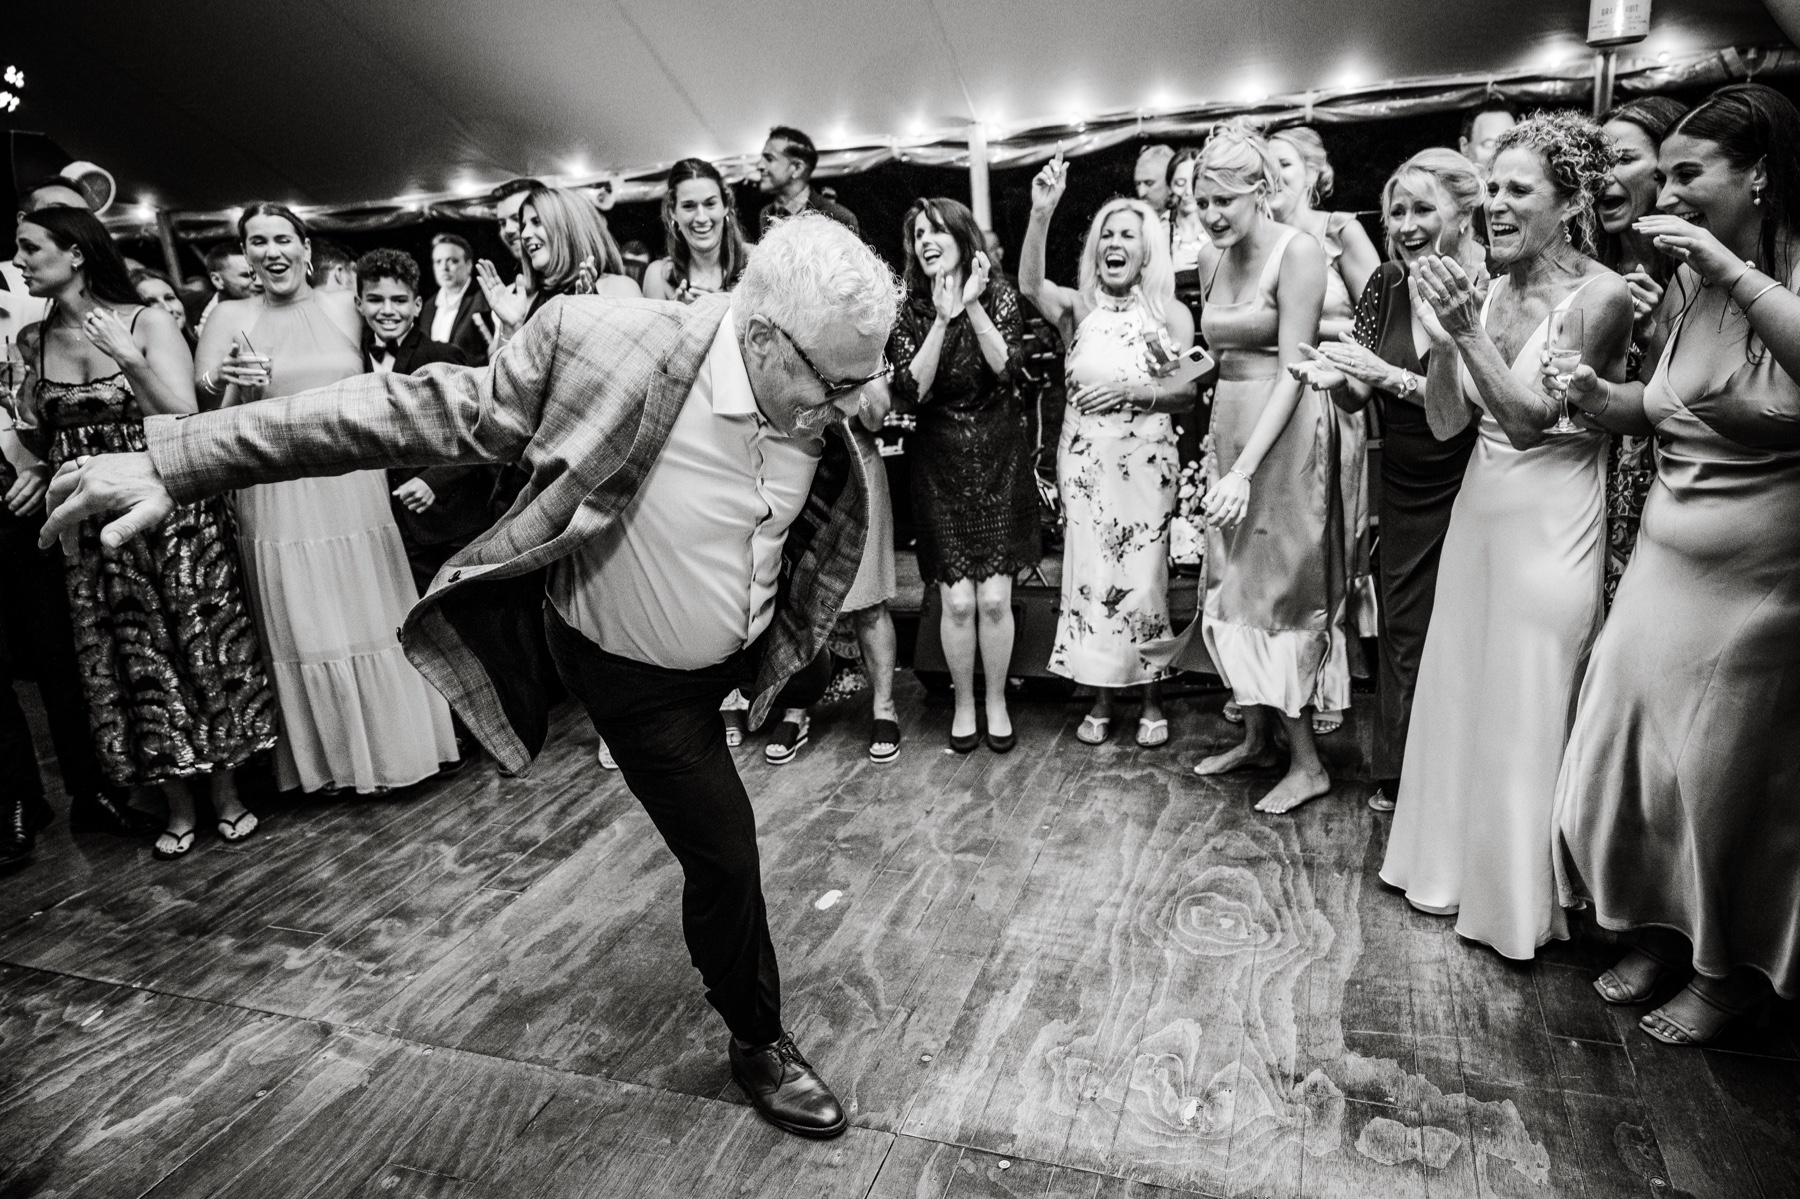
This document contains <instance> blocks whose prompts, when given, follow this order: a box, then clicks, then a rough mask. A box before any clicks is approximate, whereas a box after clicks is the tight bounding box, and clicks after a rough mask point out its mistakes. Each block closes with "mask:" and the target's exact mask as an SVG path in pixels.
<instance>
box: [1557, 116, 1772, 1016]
mask: <svg viewBox="0 0 1800 1199" xmlns="http://www.w3.org/2000/svg"><path fill="white" fill-rule="evenodd" d="M1658 173H1659V174H1660V175H1661V176H1662V177H1663V179H1664V182H1663V184H1662V186H1661V192H1660V195H1659V197H1658V200H1657V207H1658V209H1659V211H1658V212H1657V213H1655V214H1653V215H1650V216H1647V217H1645V218H1643V219H1642V220H1640V221H1639V222H1638V223H1637V225H1636V226H1635V227H1634V229H1635V231H1636V232H1637V233H1639V234H1641V235H1642V236H1645V237H1648V238H1650V239H1652V243H1653V245H1654V248H1655V250H1656V252H1657V253H1659V254H1666V255H1668V256H1669V257H1671V258H1672V259H1673V260H1674V261H1675V262H1677V263H1679V264H1680V266H1679V268H1678V269H1677V271H1676V273H1675V276H1674V278H1673V279H1672V280H1671V281H1670V283H1669V290H1670V293H1671V295H1672V297H1673V298H1674V300H1675V303H1674V304H1673V305H1672V309H1673V312H1674V313H1675V323H1674V327H1673V329H1672V330H1671V331H1670V333H1669V334H1668V337H1667V339H1666V348H1662V349H1660V352H1658V353H1657V354H1656V355H1655V356H1654V359H1653V360H1654V361H1655V362H1656V367H1655V372H1654V374H1653V375H1652V376H1651V378H1650V381H1649V383H1648V384H1643V383H1638V382H1634V381H1624V380H1621V379H1620V378H1619V377H1617V376H1615V377H1613V378H1611V379H1608V378H1607V377H1606V373H1605V372H1595V371H1593V370H1591V369H1589V368H1587V367H1583V368H1582V369H1580V370H1578V371H1576V372H1575V374H1574V376H1573V379H1572V383H1571V387H1570V397H1571V399H1572V400H1573V402H1574V403H1575V404H1576V405H1578V406H1579V407H1580V408H1581V409H1582V410H1583V411H1585V412H1586V413H1587V414H1588V415H1589V417H1590V419H1592V420H1594V421H1596V422H1598V423H1599V424H1600V425H1601V426H1602V427H1604V428H1607V429H1611V430H1613V431H1615V432H1620V433H1630V434H1633V435H1635V436H1639V437H1648V436H1652V435H1654V437H1655V438H1656V443H1657V456H1656V470H1657V481H1656V485H1655V486H1654V487H1653V488H1651V490H1650V497H1649V499H1648V501H1647V502H1646V503H1645V505H1644V518H1643V524H1642V526H1641V529H1640V532H1639V536H1638V543H1637V549H1636V552H1635V553H1634V554H1633V555H1632V558H1631V564H1630V565H1629V566H1627V567H1626V569H1625V575H1624V578H1623V580H1622V581H1621V582H1620V584H1619V590H1618V594H1617V596H1616V597H1615V599H1614V601H1613V607H1612V614H1611V616H1610V618H1609V619H1608V621H1607V625H1606V628H1605V631H1603V632H1602V633H1601V635H1600V639H1599V642H1598V643H1597V644H1596V645H1595V647H1594V652H1593V659H1592V662H1591V663H1590V665H1589V667H1588V672H1587V677H1586V680H1585V681H1584V683H1583V684H1582V688H1581V702H1580V705H1579V706H1578V708H1577V709H1576V713H1575V727H1574V731H1573V732H1572V733H1571V734H1570V737H1569V747H1568V752H1567V754H1566V755H1565V756H1564V758H1563V763H1562V775H1561V778H1560V779H1559V780H1558V783H1557V788H1556V826H1555V827H1556V836H1557V845H1558V853H1557V863H1558V865H1559V867H1561V881H1562V884H1563V892H1564V899H1565V901H1567V902H1574V901H1576V900H1577V899H1579V898H1582V897H1586V898H1587V899H1589V900H1591V902H1592V903H1593V906H1594V911H1595V914H1596V915H1597V916H1598V918H1599V921H1600V923H1601V924H1602V925H1604V926H1605V927H1607V928H1610V929H1617V930H1626V929H1635V930H1637V933H1638V940H1637V947H1636V948H1635V949H1634V950H1633V951H1632V952H1631V953H1630V954H1628V955H1626V957H1625V958H1624V960H1622V961H1621V962H1619V963H1618V964H1617V965H1615V966H1614V967H1613V968H1612V969H1611V970H1609V971H1607V972H1606V973H1605V974H1603V975H1602V976H1601V977H1600V979H1599V981H1598V983H1597V984H1596V986H1597V988H1598V989H1599V991H1600V994H1601V995H1602V996H1603V997H1604V998H1605V999H1606V1000H1607V1001H1608V1002H1611V1003H1640V1002H1643V1001H1644V1000H1646V999H1648V998H1649V997H1650V995H1651V993H1652V992H1653V991H1654V990H1655V989H1656V987H1657V985H1658V983H1659V982H1661V981H1662V979H1663V978H1664V977H1665V976H1670V975H1673V976H1675V977H1680V976H1681V975H1682V974H1685V973H1687V972H1688V971H1689V969H1690V968H1691V970H1692V971H1693V975H1692V978H1691V979H1690V981H1689V982H1688V984H1687V987H1686V989H1684V990H1683V991H1681V992H1680V993H1679V994H1677V995H1676V996H1675V997H1674V998H1673V999H1671V1000H1669V1002H1667V1003H1665V1004H1664V1005H1663V1006H1662V1007H1660V1008H1658V1009H1657V1010H1655V1011H1653V1012H1651V1013H1649V1014H1648V1015H1646V1016H1645V1017H1644V1018H1643V1019H1642V1021H1641V1022H1640V1023H1641V1024H1642V1025H1643V1028H1644V1030H1645V1031H1646V1032H1648V1033H1649V1034H1650V1035H1651V1036H1653V1037H1655V1038H1657V1039H1658V1040H1662V1041H1666V1042H1669V1043H1671V1044H1684V1045H1688V1044H1697V1043H1701V1042H1704V1041H1708V1040H1710V1039H1712V1038H1713V1037H1714V1036H1716V1035H1717V1034H1718V1033H1719V1031H1720V1030H1721V1029H1723V1028H1724V1027H1725V1025H1726V1024H1727V1023H1729V1022H1730V1020H1731V1019H1732V1017H1734V1016H1735V1015H1737V1014H1738V1013H1740V1012H1743V1011H1745V1010H1746V1009H1747V1008H1749V1007H1751V1006H1752V1005H1754V1004H1756V1003H1757V1002H1759V1001H1760V1000H1761V999H1762V998H1764V997H1765V996H1766V995H1768V993H1769V992H1770V990H1771V989H1773V990H1774V992H1775V993H1777V994H1779V995H1781V996H1783V997H1785V998H1787V999H1790V1000H1792V999H1800V873H1796V870H1795V856H1796V849H1797V847H1800V805H1796V803H1795V796H1796V786H1797V780H1800V732H1797V730H1800V649H1797V648H1796V647H1800V567H1797V566H1796V564H1797V563H1800V297H1797V296H1796V295H1795V294H1794V293H1795V289H1796V287H1800V112H1797V111H1796V110H1795V108H1794V105H1793V103H1792V102H1791V101H1789V100H1788V99H1786V98H1785V97H1784V96H1782V95H1781V94H1780V93H1779V92H1776V91H1774V90H1773V89H1771V88H1767V87H1763V86H1761V85H1757V84H1737V85H1733V86H1731V87H1725V88H1721V89H1720V90H1718V91H1716V92H1714V93H1713V94H1712V95H1711V96H1709V97H1708V98H1707V99H1706V100H1705V101H1704V102H1703V103H1701V104H1700V105H1699V106H1698V107H1696V108H1695V109H1694V111H1693V112H1691V113H1689V114H1687V115H1686V116H1685V117H1683V118H1682V119H1681V120H1680V121H1679V122H1678V123H1677V124H1676V125H1675V126H1674V128H1673V129H1672V130H1671V131H1670V133H1669V135H1668V137H1667V138H1665V139H1664V140H1663V142H1662V147H1661V150H1660V152H1659V156H1658Z"/></svg>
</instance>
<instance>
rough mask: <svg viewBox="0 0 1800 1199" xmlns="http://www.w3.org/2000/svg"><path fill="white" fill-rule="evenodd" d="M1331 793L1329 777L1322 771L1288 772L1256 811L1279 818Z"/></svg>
mask: <svg viewBox="0 0 1800 1199" xmlns="http://www.w3.org/2000/svg"><path fill="white" fill-rule="evenodd" d="M1330 792H1331V776H1330V775H1328V774H1326V773H1325V772H1324V771H1322V770H1318V771H1306V770H1289V771H1288V772H1287V774H1286V775H1284V776H1283V777H1282V780H1281V781H1280V782H1279V783H1276V784H1275V789H1274V790H1272V791H1270V792H1269V793H1268V794H1267V795H1265V796H1263V797H1262V799H1261V801H1260V802H1258V803H1257V805H1256V810H1257V811H1259V812H1268V813H1270V814H1271V815H1275V816H1279V815H1281V814H1282V813H1283V812H1291V811H1293V810H1294V809H1295V808H1297V807H1299V806H1300V805H1301V804H1303V803H1305V802H1307V801H1308V800H1312V799H1317V798H1319V797H1320V796H1321V795H1328V794H1330Z"/></svg>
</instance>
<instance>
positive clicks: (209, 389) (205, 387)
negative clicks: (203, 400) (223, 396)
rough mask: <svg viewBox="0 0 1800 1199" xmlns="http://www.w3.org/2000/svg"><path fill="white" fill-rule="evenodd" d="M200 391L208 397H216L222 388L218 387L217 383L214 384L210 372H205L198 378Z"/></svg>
mask: <svg viewBox="0 0 1800 1199" xmlns="http://www.w3.org/2000/svg"><path fill="white" fill-rule="evenodd" d="M200 390H201V391H204V392H205V393H206V394H207V395H209V396H216V395H218V394H219V393H220V392H221V391H223V390H224V388H222V387H220V386H219V385H218V384H217V383H214V382H213V377H212V372H211V371H207V372H206V373H205V374H204V375H201V376H200Z"/></svg>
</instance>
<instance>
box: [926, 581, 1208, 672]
mask: <svg viewBox="0 0 1800 1199" xmlns="http://www.w3.org/2000/svg"><path fill="white" fill-rule="evenodd" d="M1041 577H1042V575H1041V574H1034V575H1033V579H1034V580H1035V579H1038V578H1041ZM1012 608H1013V652H1012V662H1011V664H1009V665H1008V667H1007V671H1006V673H1007V675H1008V676H1009V677H1011V678H1023V679H1054V678H1061V677H1062V676H1060V675H1056V674H1052V673H1051V672H1050V650H1051V648H1052V647H1053V646H1054V645H1055V644H1056V620H1057V617H1058V616H1059V615H1060V614H1061V612H1062V589H1061V588H1060V587H1057V586H1052V585H1050V584H1047V583H1042V582H1036V581H1033V582H1028V583H1019V582H1015V583H1014V584H1013V594H1012ZM1198 610H1199V580H1198V579H1196V578H1194V577H1192V576H1190V575H1176V576H1174V577H1173V578H1171V579H1170V580H1169V616H1170V619H1171V620H1173V621H1174V624H1175V627H1176V628H1177V629H1183V628H1186V627H1187V625H1188V622H1190V621H1192V620H1193V619H1194V616H1195V614H1196V613H1197V612H1198ZM942 611H943V604H942V601H941V600H940V598H939V593H938V589H937V588H936V587H935V586H933V587H927V588H926V589H925V602H924V605H923V607H921V608H920V610H919V634H918V641H917V642H916V643H915V644H914V646H913V655H912V665H913V671H914V672H915V673H916V674H917V675H918V676H919V680H920V682H922V683H924V684H925V686H926V688H927V689H928V690H934V691H935V690H948V688H949V679H950V666H949V663H947V662H945V661H944V643H943V642H942V641H941V640H940V639H939V637H938V626H939V623H940V621H941V619H942ZM975 673H976V675H977V676H979V675H980V674H981V659H980V656H979V655H977V657H976V659H975Z"/></svg>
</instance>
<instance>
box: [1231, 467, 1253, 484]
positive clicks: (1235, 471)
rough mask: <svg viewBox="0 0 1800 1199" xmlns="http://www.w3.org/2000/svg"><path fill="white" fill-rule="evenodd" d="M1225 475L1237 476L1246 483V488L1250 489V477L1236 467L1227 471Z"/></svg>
mask: <svg viewBox="0 0 1800 1199" xmlns="http://www.w3.org/2000/svg"><path fill="white" fill-rule="evenodd" d="M1225 473H1226V474H1227V475H1236V476H1237V477H1238V478H1240V479H1242V480H1243V481H1244V486H1246V487H1248V486H1249V485H1250V476H1249V475H1247V474H1245V473H1244V472H1243V471H1241V470H1239V469H1238V468H1237V467H1235V466H1234V467H1232V468H1231V469H1230V470H1228V471H1226V472H1225Z"/></svg>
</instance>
